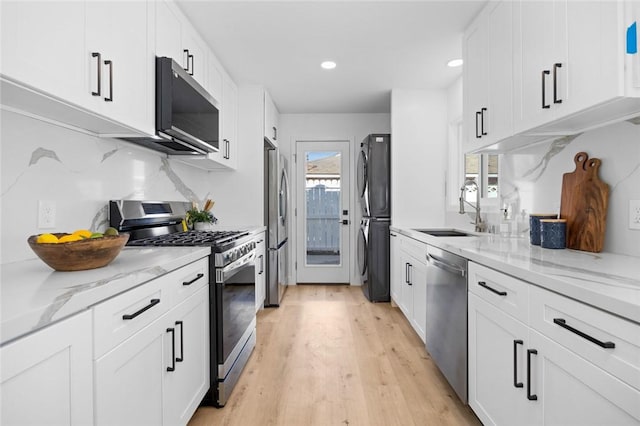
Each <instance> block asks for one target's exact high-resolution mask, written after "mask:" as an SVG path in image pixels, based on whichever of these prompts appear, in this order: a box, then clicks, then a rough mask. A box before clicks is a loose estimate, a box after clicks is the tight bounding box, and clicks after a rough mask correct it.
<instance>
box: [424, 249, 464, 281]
mask: <svg viewBox="0 0 640 426" xmlns="http://www.w3.org/2000/svg"><path fill="white" fill-rule="evenodd" d="M427 260H428V261H429V262H430V263H432V264H433V266H436V267H438V268H440V269H444V270H445V271H447V272H450V273H452V274H456V275H460V276H461V277H464V276H465V274H466V271H465V270H464V269H460V268H456V267H455V266H453V265H450V264H448V263H447V262H445V261H443V260H442V259H439V258H438V257H436V256H434V255H432V254H427Z"/></svg>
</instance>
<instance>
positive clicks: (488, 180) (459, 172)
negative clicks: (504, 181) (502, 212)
mask: <svg viewBox="0 0 640 426" xmlns="http://www.w3.org/2000/svg"><path fill="white" fill-rule="evenodd" d="M463 152H464V151H463V149H462V120H459V121H456V122H453V123H450V125H449V170H448V173H447V198H448V202H447V204H448V206H449V210H450V211H453V210H455V211H458V210H459V208H460V207H459V206H460V203H459V200H458V198H459V197H460V188H461V187H462V185H463V184H464V182H466V181H468V180H473V181H474V182H476V183H478V186H479V188H480V198H481V199H482V204H483V206H486V205H493V204H495V205H497V202H498V195H499V182H500V179H499V175H500V156H499V155H498V154H466V155H465V154H464V153H463ZM464 199H465V200H466V201H468V202H470V203H473V204H475V202H476V186H475V185H466V186H465V193H464Z"/></svg>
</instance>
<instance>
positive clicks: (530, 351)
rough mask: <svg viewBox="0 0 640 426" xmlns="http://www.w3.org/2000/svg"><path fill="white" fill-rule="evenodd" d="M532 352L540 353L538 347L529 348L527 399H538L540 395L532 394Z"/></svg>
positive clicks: (534, 353)
mask: <svg viewBox="0 0 640 426" xmlns="http://www.w3.org/2000/svg"><path fill="white" fill-rule="evenodd" d="M531 354H533V355H538V351H537V350H536V349H527V399H528V400H529V401H536V400H537V399H538V395H532V394H531Z"/></svg>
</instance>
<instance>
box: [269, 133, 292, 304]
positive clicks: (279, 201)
mask: <svg viewBox="0 0 640 426" xmlns="http://www.w3.org/2000/svg"><path fill="white" fill-rule="evenodd" d="M264 182H265V188H264V194H265V223H266V225H267V251H268V254H267V257H268V262H267V265H266V266H267V269H266V273H267V284H266V297H265V302H264V304H265V306H279V305H280V302H281V301H282V296H283V295H284V292H285V290H286V288H287V287H286V284H287V283H286V279H287V265H288V264H289V243H288V242H289V238H288V233H287V228H288V226H289V219H288V211H289V179H288V176H287V159H286V158H285V157H284V156H283V155H280V153H279V152H278V150H277V149H275V148H273V147H272V146H271V145H270V144H268V143H267V142H265V151H264Z"/></svg>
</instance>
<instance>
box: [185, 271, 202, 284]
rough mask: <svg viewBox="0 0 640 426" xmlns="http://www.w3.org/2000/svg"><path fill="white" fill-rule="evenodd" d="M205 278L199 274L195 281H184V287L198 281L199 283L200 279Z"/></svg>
mask: <svg viewBox="0 0 640 426" xmlns="http://www.w3.org/2000/svg"><path fill="white" fill-rule="evenodd" d="M202 277H204V274H198V275H196V277H195V278H194V279H192V280H191V281H183V282H182V285H191V284H193V283H195V282H196V281H198V280H199V279H200V278H202Z"/></svg>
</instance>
